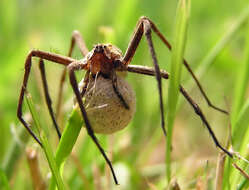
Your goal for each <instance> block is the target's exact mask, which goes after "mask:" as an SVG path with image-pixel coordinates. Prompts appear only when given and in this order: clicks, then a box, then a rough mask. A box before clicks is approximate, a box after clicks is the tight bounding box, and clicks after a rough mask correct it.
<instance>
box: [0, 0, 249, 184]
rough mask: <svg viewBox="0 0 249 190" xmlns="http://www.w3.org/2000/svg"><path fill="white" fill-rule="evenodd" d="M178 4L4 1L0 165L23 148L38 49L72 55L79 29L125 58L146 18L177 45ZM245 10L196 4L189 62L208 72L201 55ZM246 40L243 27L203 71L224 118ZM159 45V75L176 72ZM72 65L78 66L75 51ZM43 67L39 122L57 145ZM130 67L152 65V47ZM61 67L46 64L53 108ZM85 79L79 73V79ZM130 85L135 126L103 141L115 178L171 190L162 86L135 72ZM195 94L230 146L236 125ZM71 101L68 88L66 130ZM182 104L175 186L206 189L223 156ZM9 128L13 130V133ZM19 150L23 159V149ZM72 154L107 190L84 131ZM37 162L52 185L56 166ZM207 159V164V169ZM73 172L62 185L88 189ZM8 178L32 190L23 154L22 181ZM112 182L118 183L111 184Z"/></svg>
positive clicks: (72, 169)
mask: <svg viewBox="0 0 249 190" xmlns="http://www.w3.org/2000/svg"><path fill="white" fill-rule="evenodd" d="M176 5H177V1H175V0H168V1H159V0H158V1H150V0H143V1H142V0H120V1H115V0H91V1H90V0H89V1H82V0H81V1H80V0H75V1H69V0H68V1H59V0H54V1H48V0H43V1H34V0H19V1H14V0H1V2H0V63H1V69H0V121H1V125H0V144H1V148H0V163H2V162H3V160H4V159H6V155H7V154H8V152H9V149H10V146H11V144H12V143H14V142H16V137H15V136H16V135H15V134H16V131H17V129H19V128H20V127H23V126H21V125H20V123H19V122H18V120H17V117H16V108H17V102H18V96H19V92H20V89H21V84H22V79H23V74H24V61H25V58H26V56H27V54H28V52H29V51H30V50H31V49H39V50H44V51H49V52H54V53H59V54H63V55H66V54H67V51H68V49H69V46H70V39H71V34H72V31H73V30H75V29H77V30H79V31H80V32H81V34H82V35H83V37H84V39H85V41H86V44H87V46H88V48H89V49H91V48H92V47H93V45H94V44H96V43H101V42H112V43H114V44H115V45H117V46H118V47H119V48H120V49H121V50H122V51H123V52H125V50H126V47H127V46H128V43H129V40H130V38H131V36H132V33H133V31H134V29H135V26H136V22H137V21H138V19H139V17H140V16H142V15H144V16H148V17H149V18H150V19H151V20H153V21H154V22H155V23H156V25H157V26H158V28H159V29H160V30H161V32H162V33H163V34H164V35H165V36H166V37H167V38H168V39H169V41H172V37H173V27H174V19H175V11H176ZM248 5H249V3H248V1H247V0H237V1H233V0H221V1H216V0H209V1H199V0H192V2H191V16H190V20H189V28H188V37H187V46H186V52H185V58H186V59H187V60H188V62H189V64H190V65H191V67H192V68H193V70H195V69H196V68H198V66H200V67H201V65H200V63H201V61H202V60H203V59H204V57H205V56H206V55H207V54H208V52H210V50H211V49H212V48H213V47H214V46H215V45H216V44H217V43H218V42H219V39H220V38H221V37H222V36H224V35H225V34H226V33H227V32H228V31H229V30H230V29H231V26H232V25H233V24H234V23H236V22H237V21H238V18H239V16H240V15H241V14H242V12H243V10H244V9H245V8H246V7H248ZM247 20H248V18H247ZM248 32H249V30H248V27H246V26H242V27H240V28H239V30H238V31H237V32H236V34H235V35H233V36H232V37H231V38H230V39H229V43H228V44H226V45H225V47H224V49H223V48H222V51H220V52H219V53H218V56H217V58H216V59H215V61H214V64H212V67H210V68H209V69H208V70H206V71H205V75H204V76H203V77H202V78H201V84H202V85H203V87H204V89H205V91H206V93H207V94H208V97H209V98H210V99H211V100H212V102H213V103H214V104H215V105H217V106H219V107H222V108H225V109H226V110H231V107H232V104H233V101H234V99H233V97H234V88H235V87H236V85H238V84H237V83H236V82H237V78H238V76H239V75H240V70H239V68H240V67H241V65H242V63H243V62H244V59H245V54H246V53H245V49H246V45H247V43H248V42H246V38H248V37H247V36H248ZM153 39H154V43H155V48H156V53H157V55H158V60H159V64H160V66H161V68H163V69H166V70H169V68H170V55H171V54H170V52H169V51H168V50H167V48H166V47H165V46H164V45H163V44H162V43H161V42H160V40H158V38H157V37H156V36H155V35H153ZM247 41H248V40H247ZM76 49H77V48H76ZM73 57H74V58H78V59H80V58H81V55H80V53H79V51H78V49H77V50H76V51H75V52H74V54H73ZM36 63H37V60H36V59H34V61H33V66H34V67H33V71H32V73H31V78H30V81H29V91H30V92H31V94H32V96H33V98H34V101H35V103H36V104H37V105H38V106H39V108H40V117H41V118H42V120H43V118H44V120H43V122H44V124H46V125H47V126H48V129H49V135H50V140H51V142H56V132H55V131H54V130H53V129H52V122H51V121H50V118H49V117H48V112H47V110H46V106H44V105H45V104H44V98H42V97H43V94H41V93H40V92H41V84H40V79H39V78H40V77H39V76H40V75H39V71H38V67H37V64H36ZM132 64H138V65H147V66H152V62H151V57H150V56H149V51H148V48H147V46H146V43H145V40H143V41H142V43H141V46H140V47H139V48H138V51H137V53H136V55H135V57H134V60H133V63H132ZM62 69H63V67H61V66H58V65H56V64H52V63H49V62H46V70H47V75H48V81H49V88H50V91H51V96H52V99H53V100H54V102H55V103H56V100H57V90H58V84H59V78H60V75H61V72H62ZM83 74H84V73H83ZM83 74H79V77H82V76H83ZM127 80H128V81H129V83H130V84H131V85H132V86H133V88H134V89H135V91H136V94H137V112H136V114H135V116H134V119H133V121H132V123H131V124H130V125H129V126H128V127H127V128H126V129H125V130H123V131H122V132H119V133H118V134H116V135H114V136H111V137H108V138H106V137H103V136H99V138H100V139H101V140H100V141H101V143H102V144H103V146H104V149H105V150H106V151H107V152H109V151H110V150H113V163H114V166H116V168H117V169H116V170H117V173H119V171H120V174H118V178H119V180H120V184H121V185H120V186H119V187H118V189H150V188H151V189H153V188H158V189H162V187H165V185H166V182H165V180H164V179H165V177H164V176H165V174H164V151H165V140H164V138H163V133H162V131H161V128H160V115H159V103H158V96H157V88H156V87H157V86H156V81H155V79H154V78H152V77H145V76H138V75H135V74H128V75H127ZM189 80H191V79H190V75H189V74H188V73H187V72H186V70H185V69H184V70H183V77H182V81H183V84H185V82H187V81H189ZM191 86H192V87H194V88H192V87H191ZM163 87H164V101H165V102H166V94H167V87H168V86H167V81H165V82H164V83H163ZM188 87H190V88H188V90H189V92H191V95H192V96H193V98H194V99H195V100H196V101H197V102H198V104H200V105H201V107H202V108H203V111H204V113H205V115H206V116H207V119H208V121H209V122H210V124H211V126H212V127H213V129H214V131H215V133H216V135H217V137H218V139H219V140H220V142H222V144H223V145H224V144H225V140H226V138H227V136H228V131H229V130H228V125H229V117H227V116H225V115H224V114H222V113H219V112H216V111H215V110H212V109H211V108H208V106H207V105H206V103H205V101H204V99H203V98H202V96H201V95H200V93H199V91H198V89H197V88H196V86H195V85H194V82H193V80H192V82H191V85H188ZM247 87H248V85H246V87H245V89H246V90H245V94H248V88H247ZM70 97H72V91H71V89H70V87H69V85H68V86H67V88H66V90H65V96H64V103H63V105H64V107H65V118H64V121H61V125H62V126H63V125H64V123H65V121H66V119H67V115H68V114H69V113H70V109H71V105H70V101H69V103H68V100H69V99H70ZM181 99H182V97H181ZM181 102H182V103H181V104H180V107H179V108H180V109H179V111H178V114H177V118H176V123H175V129H174V135H173V150H172V154H173V157H172V159H173V166H172V167H173V169H172V171H173V177H175V178H176V179H177V181H178V183H179V184H180V187H182V189H195V188H196V186H197V185H196V184H197V183H198V182H199V181H201V182H203V181H204V182H206V181H208V182H207V183H208V184H209V183H210V184H209V185H207V186H208V187H214V183H215V182H214V178H215V164H216V158H217V153H218V151H219V150H218V149H217V148H216V147H215V146H214V143H213V142H212V139H211V138H210V135H209V134H208V131H207V130H206V129H204V127H203V124H202V122H201V121H200V119H199V118H198V117H197V116H196V115H195V113H194V111H193V110H192V108H190V106H189V105H188V104H187V103H186V102H185V100H184V101H181ZM242 102H244V101H242ZM243 104H244V103H243ZM24 113H25V109H24ZM11 124H14V125H15V126H16V127H12V128H11V127H10V126H11ZM247 126H248V123H247ZM11 129H12V130H11ZM27 146H31V147H34V148H35V149H37V150H38V151H39V150H40V149H39V148H37V147H36V146H35V145H34V141H33V140H30V142H29V143H28V145H27ZM22 152H23V153H25V148H24V147H22ZM86 153H87V154H86ZM23 155H24V154H23ZM75 155H76V157H78V158H79V160H80V162H81V164H82V168H83V171H84V172H85V175H86V178H87V180H88V181H89V184H90V187H91V188H92V189H94V188H96V189H97V185H96V183H95V184H94V183H93V181H98V180H100V178H101V177H98V175H97V174H96V170H97V171H99V172H100V173H101V174H100V175H101V176H102V180H100V182H102V183H101V185H102V188H100V189H103V188H104V187H106V186H105V185H106V184H105V183H106V182H103V180H105V179H106V178H107V177H106V175H107V174H105V173H104V172H103V171H104V161H103V159H102V157H101V156H100V154H99V152H98V151H97V150H96V148H95V146H94V145H93V143H92V142H91V141H89V137H88V136H87V135H86V133H85V131H83V132H82V137H81V138H80V140H79V142H77V145H76V148H75ZM39 157H41V158H40V160H41V161H40V162H41V163H40V165H41V166H43V165H45V167H42V174H43V177H44V178H45V177H46V174H47V172H49V168H48V167H47V165H46V163H45V161H44V158H43V156H42V153H40V155H39ZM207 160H209V164H208V166H207V164H206V163H207V162H206V161H207ZM67 165H68V166H69V167H68V168H67V169H68V172H66V173H67V174H66V176H65V180H66V183H67V184H68V185H69V187H71V188H72V189H81V188H82V187H86V186H85V185H86V182H84V181H82V180H81V177H80V175H79V173H78V172H77V170H76V166H75V164H74V162H73V161H72V160H70V161H69V163H68V164H67ZM96 165H97V166H100V167H97V168H100V169H96ZM94 168H95V169H94ZM205 172H207V173H208V174H207V175H208V178H209V179H210V180H206V181H205V179H204V177H203V176H204V175H206V173H205ZM97 173H98V172H97ZM122 175H123V176H122ZM11 176H12V178H11V179H9V183H10V185H11V187H13V189H27V188H31V187H32V182H31V180H29V179H30V173H29V170H28V166H27V162H26V159H25V157H24V156H22V154H21V157H20V159H18V161H16V162H15V173H14V174H13V175H11ZM13 176H14V177H13ZM96 176H97V177H96ZM202 177H203V178H202ZM199 178H201V180H199ZM93 179H94V180H93ZM198 180H199V181H198ZM106 181H108V180H106ZM201 182H200V183H201ZM204 182H203V183H204ZM110 183H111V184H112V183H113V181H112V179H111V181H110ZM114 188H115V187H114ZM106 189H108V188H106Z"/></svg>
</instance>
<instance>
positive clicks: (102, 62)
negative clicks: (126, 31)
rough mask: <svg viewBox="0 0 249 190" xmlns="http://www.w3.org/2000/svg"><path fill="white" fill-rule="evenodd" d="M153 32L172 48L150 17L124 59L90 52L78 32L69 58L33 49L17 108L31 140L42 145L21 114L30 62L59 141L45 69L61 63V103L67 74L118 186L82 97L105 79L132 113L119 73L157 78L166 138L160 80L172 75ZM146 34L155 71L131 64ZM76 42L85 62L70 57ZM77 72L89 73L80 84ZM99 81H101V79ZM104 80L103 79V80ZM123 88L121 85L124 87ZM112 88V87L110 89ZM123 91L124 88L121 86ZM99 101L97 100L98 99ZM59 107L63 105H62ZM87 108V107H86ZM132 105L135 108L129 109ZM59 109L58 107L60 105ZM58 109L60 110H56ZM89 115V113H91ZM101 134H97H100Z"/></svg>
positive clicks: (109, 51)
mask: <svg viewBox="0 0 249 190" xmlns="http://www.w3.org/2000/svg"><path fill="white" fill-rule="evenodd" d="M151 31H154V32H155V33H156V35H157V36H158V37H159V38H160V39H161V41H162V42H163V43H164V44H165V45H166V46H167V47H168V48H169V49H171V46H170V44H169V42H168V41H167V40H166V38H165V37H164V36H163V34H162V33H161V32H160V31H159V30H158V28H157V27H156V25H155V24H154V23H153V22H152V21H151V20H150V19H149V18H147V17H141V18H140V19H139V21H138V23H137V27H136V29H135V32H134V35H133V37H132V39H131V41H130V43H129V46H128V48H127V50H126V52H125V54H124V56H122V54H121V51H120V50H119V49H118V48H116V47H115V46H113V45H111V44H97V45H96V46H95V47H94V48H93V50H92V51H91V52H89V51H88V49H87V47H86V45H85V42H84V40H83V38H82V37H81V35H80V33H79V32H77V31H75V32H74V33H73V36H72V43H71V47H70V50H69V53H68V56H62V55H58V54H54V53H48V52H44V51H39V50H33V51H31V52H30V53H29V54H28V56H27V58H26V62H25V74H24V79H23V85H22V88H21V93H20V97H19V103H18V109H17V116H18V118H19V120H20V121H21V122H22V124H23V125H24V126H25V127H26V129H27V130H28V132H29V133H30V134H31V135H32V137H33V138H34V139H35V140H36V141H37V142H38V143H39V144H40V145H41V146H42V144H41V142H40V140H39V139H38V138H37V137H36V135H35V134H34V133H33V131H32V130H31V128H30V125H29V124H28V123H27V122H26V121H25V120H24V119H23V114H22V104H23V98H24V93H25V90H26V87H27V82H28V78H29V74H30V69H31V60H32V57H38V58H40V61H39V66H40V72H41V76H42V84H43V87H44V93H45V97H46V103H47V106H48V109H49V113H50V116H51V118H52V121H53V124H54V126H55V129H56V131H57V134H58V136H59V138H60V136H61V133H60V130H59V127H58V124H57V122H56V119H55V116H54V112H53V109H52V101H51V99H50V95H49V91H48V85H47V80H46V74H45V66H44V62H43V60H44V59H45V60H48V61H52V62H55V63H58V64H62V65H64V66H66V69H65V70H64V73H63V76H62V79H61V85H60V86H61V88H60V93H59V102H61V94H62V93H61V92H62V86H63V85H62V84H63V81H64V78H65V75H66V73H68V74H69V79H70V84H71V86H72V89H73V91H74V94H75V96H76V101H77V104H78V106H79V109H80V112H81V114H82V117H83V119H84V121H85V125H86V129H87V132H88V134H89V136H90V137H91V138H92V140H93V141H94V143H95V144H96V145H97V147H98V149H99V150H100V152H101V154H102V155H103V157H104V158H105V160H106V162H107V164H108V165H109V167H110V169H111V171H112V174H113V177H114V180H115V183H116V184H118V181H117V179H116V176H115V173H114V170H113V168H112V164H111V162H110V160H109V159H108V157H107V156H106V154H105V152H104V150H103V148H102V147H101V146H100V144H99V142H98V140H97V138H96V136H95V134H94V130H93V128H94V127H92V123H91V121H90V120H89V117H88V113H87V111H86V107H85V106H87V103H86V102H85V104H84V102H83V100H82V97H84V96H85V95H86V96H88V95H89V94H88V93H90V89H91V88H90V87H91V86H92V85H94V84H98V82H97V83H91V81H92V79H94V80H98V78H99V77H101V78H102V79H103V80H108V81H107V84H108V85H110V84H111V86H112V88H113V92H114V93H115V95H116V97H117V98H118V101H119V103H120V104H121V105H122V106H123V108H124V109H126V110H130V109H133V104H131V103H130V102H129V101H127V98H126V97H124V96H123V93H122V90H121V91H120V88H119V84H120V83H119V82H118V81H119V79H118V77H117V74H116V71H128V72H133V73H138V74H143V75H151V76H156V80H157V84H158V90H159V100H160V111H161V112H160V113H161V126H162V129H163V132H164V134H165V135H166V130H165V127H164V107H163V98H162V84H161V78H164V79H168V78H169V74H168V73H167V72H166V71H163V70H160V68H159V65H158V61H157V57H156V54H155V50H154V46H153V42H152V38H151ZM143 35H145V37H146V40H147V42H148V46H149V50H150V53H151V56H152V62H153V64H154V68H151V67H145V66H139V65H130V63H131V61H132V58H133V56H134V54H135V52H136V49H137V47H138V45H139V43H140V41H141V38H142V36H143ZM75 43H76V44H77V45H78V46H79V48H80V52H81V53H82V55H83V56H84V57H85V58H84V59H82V60H76V59H73V58H71V55H72V50H73V48H74V45H75ZM183 64H184V65H185V67H186V68H187V70H188V71H189V72H190V74H191V75H192V77H193V78H194V80H195V82H196V83H197V85H198V87H199V89H200V91H201V93H202V94H203V96H204V98H205V100H206V101H207V103H208V105H209V106H211V107H212V108H214V109H216V110H219V111H221V112H223V113H227V112H226V111H224V110H222V109H220V108H218V107H215V106H214V105H212V104H211V102H210V101H209V99H208V98H207V96H206V94H205V92H204V91H203V89H202V87H201V85H200V83H199V82H198V80H197V78H196V77H195V75H194V74H193V72H192V70H191V69H190V67H189V65H188V64H187V61H186V60H183ZM76 70H86V74H85V77H84V79H83V81H82V83H81V85H80V88H79V85H78V83H77V80H76V77H75V71H76ZM101 78H99V79H101ZM102 79H101V80H102ZM121 85H122V84H121ZM108 88H110V87H108ZM121 88H122V87H121ZM179 90H180V92H181V94H182V95H183V96H184V98H185V99H186V100H187V101H188V103H189V104H190V105H191V106H192V107H193V109H194V111H195V113H196V114H197V115H198V116H199V117H200V118H201V120H202V122H203V123H204V125H205V126H206V128H207V129H208V131H209V133H210V135H211V137H212V139H213V141H214V143H215V145H216V146H218V147H219V148H220V149H221V150H222V151H224V152H225V153H226V154H227V155H229V156H230V157H232V154H231V153H230V152H229V151H228V150H226V149H225V148H223V147H222V146H221V145H220V143H219V141H218V140H217V138H216V136H215V134H214V132H213V131H212V129H211V127H210V125H209V123H208V122H207V120H206V118H205V116H204V114H203V113H202V111H201V109H200V107H199V106H198V105H197V104H196V103H195V102H194V101H193V99H192V98H191V97H190V96H189V95H188V93H187V92H186V90H185V89H184V88H183V87H182V86H181V85H180V86H179ZM95 98H96V97H95ZM59 105H60V103H59ZM84 105H85V106H84ZM130 105H132V106H130ZM58 107H59V106H58ZM57 110H59V109H57ZM89 115H90V112H89ZM97 132H98V131H97Z"/></svg>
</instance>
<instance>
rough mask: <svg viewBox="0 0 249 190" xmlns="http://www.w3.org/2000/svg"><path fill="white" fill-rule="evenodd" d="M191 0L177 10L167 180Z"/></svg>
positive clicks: (169, 95) (182, 0)
mask: <svg viewBox="0 0 249 190" xmlns="http://www.w3.org/2000/svg"><path fill="white" fill-rule="evenodd" d="M189 8H190V1H186V0H181V1H179V3H178V7H177V12H176V22H175V23H176V24H175V34H174V40H173V44H172V61H171V72H170V73H171V75H170V79H169V91H168V105H167V115H166V119H167V120H166V122H167V128H168V135H167V149H166V160H165V162H166V174H167V180H168V182H169V181H170V178H171V142H172V132H173V125H174V120H175V114H176V107H177V101H178V96H179V85H180V79H181V67H182V62H183V55H184V49H185V43H186V34H187V22H188V17H189Z"/></svg>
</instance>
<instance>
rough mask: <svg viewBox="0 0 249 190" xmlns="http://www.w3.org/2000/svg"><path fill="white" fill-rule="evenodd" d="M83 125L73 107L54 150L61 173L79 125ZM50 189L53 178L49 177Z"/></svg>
mask: <svg viewBox="0 0 249 190" xmlns="http://www.w3.org/2000/svg"><path fill="white" fill-rule="evenodd" d="M82 125H83V120H82V117H81V116H80V114H79V112H78V111H77V109H74V110H73V111H72V113H71V115H70V117H69V120H68V122H67V125H66V127H65V129H64V131H63V133H62V136H61V139H60V143H59V145H58V148H57V150H56V154H55V161H56V164H57V166H58V168H59V170H60V173H61V174H62V173H63V166H64V162H65V160H66V159H67V157H68V156H69V155H70V153H71V152H72V149H73V146H74V144H75V142H76V140H77V138H78V136H79V133H80V130H81V127H82ZM49 189H50V190H52V189H55V179H54V178H52V179H51V183H50V187H49Z"/></svg>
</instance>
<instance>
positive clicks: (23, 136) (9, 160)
mask: <svg viewBox="0 0 249 190" xmlns="http://www.w3.org/2000/svg"><path fill="white" fill-rule="evenodd" d="M17 128H18V129H17V130H16V131H17V132H16V135H17V138H18V139H20V141H21V144H23V145H26V143H27V142H28V140H29V138H30V135H28V133H27V130H26V129H25V127H23V126H17ZM21 144H20V142H19V141H17V140H13V141H11V144H10V145H9V148H8V152H7V153H6V154H5V156H4V159H3V162H2V168H3V171H4V172H5V174H6V176H7V177H8V179H10V178H11V176H12V174H13V172H14V171H15V166H16V164H17V162H18V161H19V159H20V157H21V156H22V154H23V152H24V151H23V148H24V146H21Z"/></svg>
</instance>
